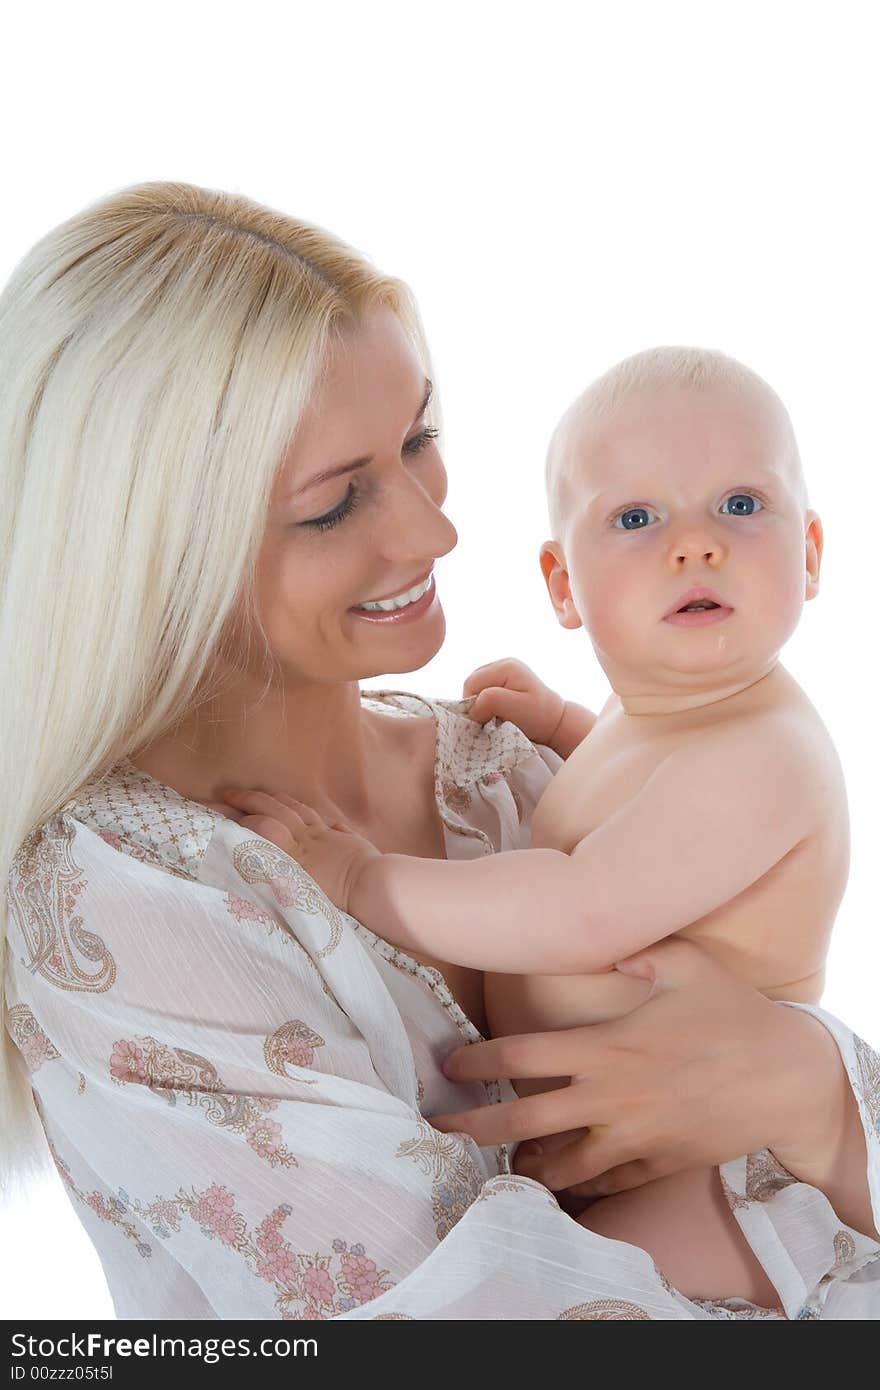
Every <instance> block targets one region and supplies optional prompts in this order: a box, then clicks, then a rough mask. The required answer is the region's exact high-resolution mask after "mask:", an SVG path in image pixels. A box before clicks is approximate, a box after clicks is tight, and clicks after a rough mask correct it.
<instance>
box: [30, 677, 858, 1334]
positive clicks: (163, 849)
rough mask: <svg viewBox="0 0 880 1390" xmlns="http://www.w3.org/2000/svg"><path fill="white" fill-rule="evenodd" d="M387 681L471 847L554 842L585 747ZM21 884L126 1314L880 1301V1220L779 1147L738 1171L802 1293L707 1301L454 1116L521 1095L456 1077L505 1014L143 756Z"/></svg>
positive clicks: (115, 1293)
mask: <svg viewBox="0 0 880 1390" xmlns="http://www.w3.org/2000/svg"><path fill="white" fill-rule="evenodd" d="M364 699H365V700H367V701H368V702H370V703H371V704H372V705H373V707H374V708H377V709H378V708H381V709H384V710H385V712H386V713H388V714H389V715H395V716H398V717H408V716H412V715H421V716H423V717H424V716H425V715H427V714H431V715H433V717H434V718H435V720H436V723H437V754H436V770H435V788H436V796H437V805H438V807H439V811H440V815H441V818H442V822H443V826H444V832H445V840H446V852H447V855H448V857H449V858H450V859H468V858H474V857H476V856H478V855H482V854H492V853H495V852H497V851H499V850H507V849H514V848H519V847H522V846H524V845H526V844H527V843H528V823H529V819H530V816H531V812H532V809H533V807H534V805H535V803H536V801H537V799H538V797H539V796H540V794H541V792H542V790H543V789H544V787H545V785H546V784H547V782H548V780H549V778H550V776H551V775H552V772H553V771H555V769H556V767H558V765H559V759H558V758H557V756H556V754H554V753H552V752H551V751H550V750H548V749H544V748H535V747H534V746H533V745H532V744H530V743H529V742H528V740H527V739H526V738H525V737H524V736H523V735H522V734H521V733H520V732H519V731H518V730H517V729H516V728H515V727H514V726H513V725H511V724H500V725H499V724H498V723H497V722H496V721H492V723H491V724H490V725H487V726H486V727H485V728H481V727H480V726H479V725H476V724H474V723H473V722H472V721H471V720H469V719H467V718H466V717H465V715H464V711H465V710H466V708H467V704H468V702H462V701H442V700H437V701H427V700H423V699H421V698H419V697H417V696H412V695H405V694H401V693H398V692H391V691H373V692H367V693H366V694H365V695H364ZM8 889H9V897H10V905H11V913H10V923H9V932H10V947H9V951H8V970H7V979H6V994H7V1003H8V1010H9V1012H8V1026H9V1029H10V1032H11V1034H12V1037H13V1039H14V1041H15V1043H16V1044H17V1046H18V1048H19V1049H20V1051H21V1053H22V1055H23V1057H24V1059H25V1062H26V1063H27V1066H28V1067H29V1069H30V1072H31V1084H32V1086H33V1090H34V1095H35V1098H36V1101H37V1104H38V1107H39V1110H40V1114H41V1117H42V1120H43V1124H44V1127H45V1130H46V1134H47V1137H48V1139H49V1142H50V1145H51V1147H52V1152H53V1155H54V1158H55V1162H56V1164H57V1166H58V1169H59V1172H60V1174H61V1177H62V1179H63V1181H64V1183H65V1184H66V1188H67V1191H68V1193H69V1195H70V1198H71V1201H72V1202H73V1205H74V1208H75V1210H76V1211H77V1214H78V1215H79V1217H80V1220H81V1221H82V1224H83V1226H84V1227H85V1230H86V1232H87V1234H88V1236H89V1237H90V1239H91V1240H92V1241H93V1243H94V1245H95V1246H96V1248H97V1251H98V1254H99V1256H100V1259H101V1262H102V1265H103V1268H104V1273H105V1275H106V1278H107V1282H108V1284H109V1287H110V1292H111V1295H112V1298H113V1302H114V1307H115V1310H116V1313H117V1316H118V1317H120V1318H149V1319H165V1318H171V1319H182V1318H195V1319H199V1318H203V1319H204V1318H334V1317H335V1318H349V1319H352V1318H360V1319H363V1318H415V1319H443V1318H451V1319H578V1320H584V1321H591V1320H604V1319H618V1318H619V1319H692V1320H694V1319H696V1320H702V1319H707V1318H709V1319H733V1318H741V1317H747V1318H756V1317H777V1318H779V1317H782V1316H785V1317H787V1318H845V1319H852V1318H870V1317H875V1318H876V1317H878V1316H880V1242H878V1241H877V1240H874V1239H867V1238H866V1237H865V1236H864V1235H862V1234H860V1233H859V1232H857V1231H854V1230H852V1229H850V1228H848V1227H846V1226H844V1225H843V1224H842V1223H841V1222H840V1221H839V1220H838V1219H837V1217H836V1216H835V1214H834V1212H833V1211H832V1209H831V1207H830V1205H829V1203H828V1201H827V1200H826V1198H825V1197H824V1196H823V1195H822V1194H821V1193H819V1192H817V1191H816V1190H815V1189H813V1188H811V1187H808V1186H806V1185H804V1184H802V1183H799V1182H797V1181H796V1180H795V1179H794V1178H792V1176H791V1175H790V1174H788V1173H786V1172H785V1170H784V1169H781V1168H780V1167H779V1165H778V1164H776V1163H775V1162H774V1160H773V1159H772V1157H771V1156H770V1154H768V1153H767V1152H766V1151H765V1152H763V1153H760V1154H752V1155H749V1157H748V1158H745V1157H744V1158H742V1159H739V1160H738V1161H736V1162H733V1163H729V1164H727V1165H726V1166H725V1168H724V1169H723V1170H722V1174H723V1177H724V1180H725V1183H726V1191H727V1194H728V1199H729V1201H730V1204H731V1207H732V1208H733V1211H734V1213H735V1215H736V1218H737V1220H738V1222H739V1224H740V1226H741V1228H742V1230H743V1231H744V1233H745V1235H746V1237H747V1239H748V1240H749V1241H750V1243H751V1245H752V1247H753V1249H754V1250H755V1252H756V1253H757V1255H758V1256H759V1258H760V1259H761V1261H762V1263H763V1265H764V1267H765V1268H766V1270H767V1272H768V1274H769V1275H770V1278H771V1279H772V1281H773V1282H774V1284H775V1286H776V1288H777V1289H778V1291H779V1295H780V1304H781V1308H780V1309H779V1310H776V1311H775V1312H774V1311H770V1310H763V1309H758V1308H756V1307H754V1306H753V1305H750V1304H745V1303H742V1302H740V1301H738V1300H728V1301H727V1302H725V1303H712V1304H709V1303H697V1302H693V1301H691V1300H689V1299H687V1298H685V1297H684V1296H683V1295H682V1294H680V1293H678V1292H677V1291H676V1290H675V1289H673V1288H672V1287H671V1286H670V1285H669V1284H668V1283H667V1282H666V1281H665V1280H664V1278H663V1277H662V1276H661V1275H660V1274H659V1272H658V1270H657V1269H656V1267H655V1266H654V1264H653V1262H652V1260H651V1259H650V1258H649V1256H648V1255H647V1254H645V1253H644V1252H643V1251H641V1250H639V1249H637V1248H636V1247H634V1246H631V1245H627V1244H623V1243H621V1242H615V1241H609V1240H606V1239H603V1238H602V1237H600V1236H598V1235H595V1234H593V1233H592V1232H590V1231H588V1230H586V1229H584V1228H583V1227H582V1226H580V1225H578V1224H577V1223H576V1222H575V1221H573V1220H571V1219H570V1218H569V1217H568V1216H566V1215H565V1214H564V1213H563V1211H562V1210H561V1209H560V1208H559V1206H558V1205H557V1203H556V1201H555V1199H554V1198H553V1196H552V1195H551V1194H550V1193H549V1192H548V1191H547V1189H546V1188H544V1187H542V1186H541V1185H540V1184H539V1183H537V1182H533V1181H531V1180H529V1179H527V1178H520V1177H516V1176H515V1175H513V1174H512V1173H511V1171H510V1165H509V1161H508V1153H507V1151H506V1150H505V1149H504V1148H501V1149H498V1150H495V1149H482V1150H481V1149H479V1148H478V1147H477V1146H476V1144H475V1143H474V1142H473V1141H472V1140H470V1139H467V1138H466V1137H463V1136H461V1135H450V1134H441V1133H439V1132H437V1131H435V1130H433V1129H432V1128H431V1125H430V1124H429V1123H428V1121H427V1120H426V1119H425V1118H423V1116H430V1115H432V1114H438V1113H440V1112H449V1111H454V1110H459V1109H465V1108H469V1107H472V1106H474V1105H477V1104H480V1103H483V1102H485V1103H492V1102H495V1101H498V1100H500V1099H513V1098H514V1092H513V1090H512V1088H511V1087H510V1084H509V1083H508V1082H506V1081H503V1082H493V1083H490V1084H487V1085H485V1086H483V1085H482V1084H481V1083H474V1084H469V1085H462V1084H456V1083H453V1082H450V1081H448V1080H447V1079H446V1078H445V1077H444V1075H443V1073H442V1071H441V1069H440V1068H441V1063H442V1061H443V1058H444V1057H445V1056H446V1054H447V1053H448V1052H449V1051H450V1050H451V1049H452V1048H454V1047H457V1046H460V1045H461V1043H462V1042H463V1041H464V1042H472V1041H476V1040H478V1039H479V1037H480V1034H479V1033H478V1032H477V1030H476V1028H475V1027H474V1026H473V1025H472V1024H471V1023H470V1022H469V1020H468V1019H467V1018H466V1017H465V1016H464V1014H463V1013H462V1011H461V1009H460V1008H459V1007H458V1006H457V1005H456V1003H455V1002H454V1000H453V999H452V996H451V994H450V992H449V990H448V988H447V987H446V985H445V983H444V981H443V979H442V977H441V976H440V975H439V974H438V973H437V971H435V970H433V969H431V968H429V967H427V966H423V965H419V964H417V963H416V962H414V961H413V960H412V959H411V958H410V957H408V956H406V955H404V954H403V953H402V952H401V951H398V950H396V949H395V948H393V947H391V946H389V945H387V944H386V943H385V942H383V941H381V940H380V939H379V938H377V937H376V936H375V935H373V933H372V932H370V931H368V930H367V929H366V928H364V927H363V926H361V925H360V924H359V923H357V922H355V921H354V920H353V919H352V918H350V917H348V916H346V915H344V914H342V913H340V912H338V911H337V910H336V909H335V908H334V907H333V906H332V905H331V904H330V903H329V902H328V900H327V899H326V898H325V897H324V895H323V894H322V893H321V892H320V891H319V889H318V888H317V886H316V885H315V884H314V882H313V881H312V880H311V879H310V878H308V877H307V875H305V873H304V872H303V871H302V870H301V869H300V868H299V866H298V865H297V864H296V863H294V861H293V860H292V859H290V858H289V857H288V856H287V855H285V854H284V853H283V852H282V851H281V850H279V849H278V848H276V846H275V845H273V844H271V843H270V842H269V841H267V840H264V839H263V838H261V837H259V836H255V835H254V834H253V832H251V831H248V830H246V829H245V828H244V827H242V826H240V825H237V824H236V823H235V822H234V821H232V820H229V819H227V818H225V817H222V816H219V815H216V814H214V813H213V812H211V811H209V810H207V809H206V808H205V807H204V806H202V805H200V804H199V803H197V802H193V801H188V800H186V799H185V798H183V797H181V796H180V795H179V794H178V793H177V792H175V791H173V790H172V789H171V788H170V787H167V786H165V785H163V784H162V783H160V782H158V781H156V780H155V779H154V778H153V777H151V776H150V775H149V774H148V773H146V772H143V771H141V770H140V769H139V768H137V767H135V766H134V764H132V763H131V762H129V761H128V760H127V759H126V760H123V761H122V762H120V763H119V764H117V766H116V767H115V768H113V769H112V771H111V772H110V773H109V774H108V775H107V776H106V777H104V778H102V779H95V780H94V781H92V782H91V783H89V784H88V785H86V786H85V787H83V788H82V789H81V792H80V794H79V795H78V796H77V797H76V798H75V799H74V800H72V801H70V802H68V803H67V804H66V805H65V806H64V807H63V808H62V810H61V811H60V812H59V813H58V814H57V815H56V816H54V817H52V819H51V820H49V821H48V822H46V824H45V825H44V826H42V827H41V829H40V830H39V831H37V832H35V833H34V834H33V835H32V836H30V837H29V838H28V840H27V841H26V842H25V843H24V845H23V846H22V848H21V850H20V851H19V854H18V856H17V858H16V861H15V864H14V866H13V871H12V873H11V875H10V879H9V885H8ZM810 1012H812V1013H815V1014H816V1015H817V1016H818V1017H819V1018H821V1019H822V1021H823V1022H824V1023H825V1025H826V1026H827V1027H828V1028H829V1029H830V1030H831V1032H832V1034H833V1036H834V1037H835V1039H836V1041H837V1043H838V1046H839V1047H840V1050H841V1054H842V1056H843V1059H844V1062H845V1064H846V1067H847V1070H848V1073H849V1077H850V1080H851V1082H852V1085H853V1088H854V1090H855V1092H856V1095H857V1096H858V1099H859V1105H860V1110H861V1116H862V1120H863V1123H864V1126H865V1132H866V1136H867V1149H868V1164H869V1171H870V1184H871V1193H872V1196H873V1203H874V1213H875V1219H876V1220H878V1221H880V1059H878V1057H877V1055H876V1054H875V1053H874V1052H872V1051H871V1049H870V1048H869V1047H867V1045H866V1044H865V1043H863V1042H862V1041H861V1040H860V1039H859V1038H857V1037H855V1036H854V1035H853V1034H852V1033H851V1032H850V1030H849V1029H848V1028H846V1027H844V1026H843V1024H841V1023H839V1022H838V1021H837V1020H836V1019H834V1018H832V1017H830V1016H829V1015H827V1014H825V1013H824V1012H823V1011H822V1010H819V1009H811V1010H810Z"/></svg>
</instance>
